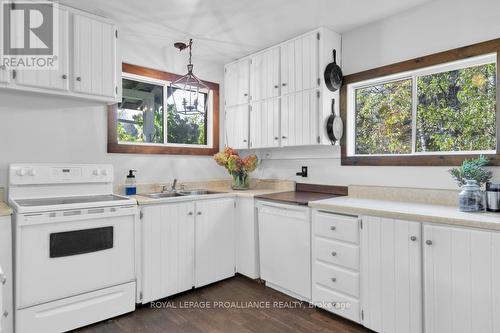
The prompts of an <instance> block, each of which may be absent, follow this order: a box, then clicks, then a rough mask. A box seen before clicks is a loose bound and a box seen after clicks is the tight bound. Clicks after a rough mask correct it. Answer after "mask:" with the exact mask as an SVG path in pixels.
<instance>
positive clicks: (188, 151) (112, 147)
mask: <svg viewBox="0 0 500 333" xmlns="http://www.w3.org/2000/svg"><path fill="white" fill-rule="evenodd" d="M218 152H219V148H189V147H168V146H147V145H133V144H120V143H108V153H115V154H156V155H164V154H167V155H200V156H209V155H214V154H216V153H218Z"/></svg>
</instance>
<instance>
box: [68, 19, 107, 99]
mask: <svg viewBox="0 0 500 333" xmlns="http://www.w3.org/2000/svg"><path fill="white" fill-rule="evenodd" d="M115 34H116V29H115V26H114V25H112V24H110V23H107V22H103V21H98V20H95V19H92V18H90V17H87V16H84V15H79V14H74V15H73V59H74V62H73V73H74V77H72V80H73V89H74V91H75V92H78V93H82V94H88V95H96V96H104V97H113V98H114V96H115V93H116V90H115V89H116V82H115V81H116V76H115V70H116V35H115Z"/></svg>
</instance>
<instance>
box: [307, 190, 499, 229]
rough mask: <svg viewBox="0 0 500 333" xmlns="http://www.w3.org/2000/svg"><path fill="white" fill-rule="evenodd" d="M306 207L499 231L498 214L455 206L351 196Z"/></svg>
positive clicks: (326, 200) (314, 202)
mask: <svg viewBox="0 0 500 333" xmlns="http://www.w3.org/2000/svg"><path fill="white" fill-rule="evenodd" d="M309 206H310V207H312V208H316V209H326V210H332V211H335V212H339V213H345V214H354V215H372V216H380V217H386V218H393V219H401V220H409V221H417V222H428V223H442V224H450V225H458V226H464V227H474V228H482V229H489V230H500V213H491V212H478V213H464V212H460V211H459V210H458V208H457V207H455V206H443V205H431V204H423V203H412V202H398V201H389V200H375V199H362V198H353V197H338V198H331V199H325V200H318V201H313V202H310V203H309Z"/></svg>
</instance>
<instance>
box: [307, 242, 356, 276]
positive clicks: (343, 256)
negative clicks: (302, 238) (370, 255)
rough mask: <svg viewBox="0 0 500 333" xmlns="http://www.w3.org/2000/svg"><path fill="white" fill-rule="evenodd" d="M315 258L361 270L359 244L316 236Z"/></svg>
mask: <svg viewBox="0 0 500 333" xmlns="http://www.w3.org/2000/svg"><path fill="white" fill-rule="evenodd" d="M313 242H314V252H313V254H314V257H313V258H315V259H318V260H321V261H324V262H327V263H330V264H334V265H339V266H343V267H347V268H350V269H354V270H359V246H357V245H351V244H347V243H340V242H336V241H330V240H326V239H322V238H318V237H314V240H313Z"/></svg>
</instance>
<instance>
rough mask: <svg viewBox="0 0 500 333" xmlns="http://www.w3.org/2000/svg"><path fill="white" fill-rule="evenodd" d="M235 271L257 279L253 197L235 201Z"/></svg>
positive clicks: (256, 238) (257, 239)
mask: <svg viewBox="0 0 500 333" xmlns="http://www.w3.org/2000/svg"><path fill="white" fill-rule="evenodd" d="M235 216H238V218H237V219H235V223H236V244H235V245H236V271H237V272H238V273H240V274H243V275H245V276H248V277H249V278H251V279H257V278H259V276H260V273H259V237H258V232H259V228H258V225H257V219H256V216H255V204H254V199H253V198H242V197H240V198H238V200H237V202H236V211H235Z"/></svg>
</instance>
